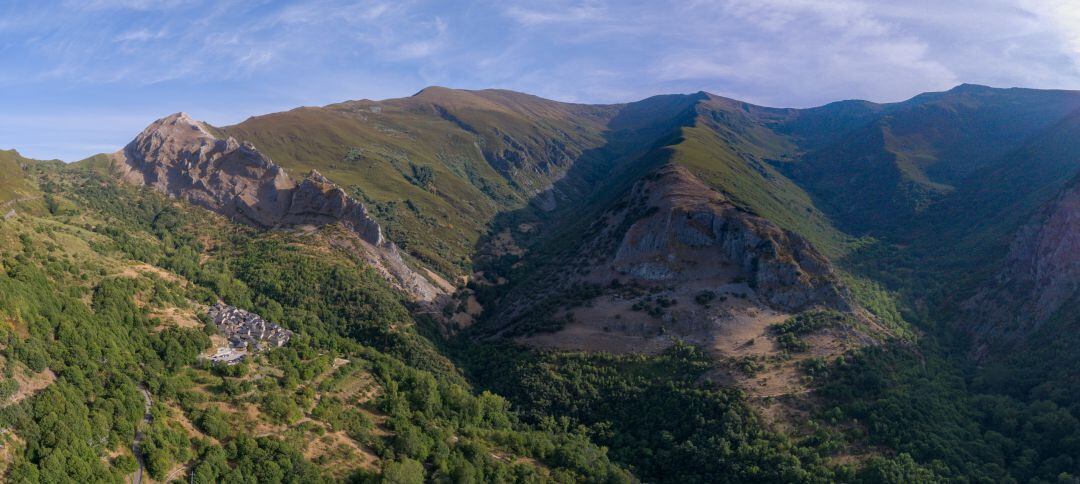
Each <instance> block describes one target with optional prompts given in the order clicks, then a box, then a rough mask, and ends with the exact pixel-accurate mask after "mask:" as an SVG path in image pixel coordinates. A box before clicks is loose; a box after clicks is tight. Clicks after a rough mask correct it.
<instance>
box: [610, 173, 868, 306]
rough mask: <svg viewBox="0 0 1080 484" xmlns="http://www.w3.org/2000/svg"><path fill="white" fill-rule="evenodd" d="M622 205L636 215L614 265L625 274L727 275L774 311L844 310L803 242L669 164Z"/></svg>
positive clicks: (818, 258) (819, 260)
mask: <svg viewBox="0 0 1080 484" xmlns="http://www.w3.org/2000/svg"><path fill="white" fill-rule="evenodd" d="M628 206H629V208H628V210H631V211H633V210H637V211H638V216H637V217H634V216H630V220H631V221H632V224H631V225H630V227H629V229H628V230H627V231H626V233H625V235H623V237H622V240H621V242H620V243H619V246H618V250H617V252H616V254H615V257H614V261H613V266H614V267H615V268H616V269H617V270H619V271H621V272H623V273H625V274H628V275H631V276H634V277H637V278H641V279H646V280H656V281H671V282H684V280H686V281H691V280H699V281H700V280H703V279H706V280H707V279H715V278H718V277H727V278H731V277H732V276H734V278H735V279H737V280H745V281H746V282H747V283H748V284H749V285H750V286H751V287H752V288H753V289H754V291H755V292H756V293H757V294H758V295H759V296H760V297H762V298H763V299H764V300H765V301H766V302H767V303H768V304H770V305H772V306H774V307H776V308H777V309H782V310H785V311H801V310H804V309H807V308H810V307H814V306H822V307H829V308H833V309H840V310H848V309H850V305H849V303H848V298H847V296H846V292H845V291H844V290H843V288H842V286H841V284H840V280H839V278H838V277H837V276H836V274H835V273H834V272H833V270H832V267H831V265H830V264H829V262H828V260H826V259H825V257H824V256H822V255H821V254H820V253H818V252H817V250H815V249H814V247H813V246H811V244H810V243H809V242H807V241H806V239H803V238H802V237H800V236H798V235H796V234H794V233H792V232H788V231H786V230H783V229H781V228H779V227H777V226H776V225H775V224H773V223H772V222H770V221H768V220H766V219H764V218H762V217H758V216H756V215H754V214H752V213H750V212H747V211H745V210H743V209H741V208H738V207H736V206H735V205H734V204H733V203H731V202H730V201H729V200H727V199H726V198H724V196H723V195H721V194H720V193H718V192H716V191H715V190H712V189H710V188H709V187H708V186H706V185H705V184H704V183H702V182H701V181H700V180H698V179H697V178H696V177H695V176H694V175H693V174H691V173H690V172H689V171H688V170H687V169H686V168H683V167H680V166H676V165H669V166H666V167H664V168H662V169H660V170H659V171H657V172H656V173H654V174H653V175H651V176H650V177H648V178H646V179H645V180H643V181H641V182H639V183H638V184H637V185H636V186H635V187H634V188H633V190H632V192H631V194H630V203H629V204H628ZM635 207H636V208H635Z"/></svg>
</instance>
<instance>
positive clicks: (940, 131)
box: [783, 84, 1080, 233]
mask: <svg viewBox="0 0 1080 484" xmlns="http://www.w3.org/2000/svg"><path fill="white" fill-rule="evenodd" d="M827 108H828V109H827ZM839 108H840V106H836V105H830V106H826V107H824V108H818V109H819V110H822V111H825V112H826V113H827V114H824V115H822V114H821V112H820V111H819V112H817V113H815V114H817V115H819V116H823V117H825V118H826V119H830V121H828V122H826V126H839V127H848V126H852V127H851V129H850V130H848V131H847V132H846V133H844V134H843V135H842V136H841V137H840V138H837V140H836V141H834V142H832V143H829V144H825V145H824V146H818V145H819V144H815V143H810V144H809V146H811V147H813V149H812V150H810V151H808V152H806V154H804V155H802V156H801V157H800V160H799V162H798V163H790V164H785V165H783V166H784V169H785V172H786V173H789V174H790V175H791V176H793V177H794V178H795V179H796V180H797V181H798V182H799V183H800V184H802V185H803V186H805V187H806V189H807V190H809V191H810V192H811V193H812V194H813V195H814V196H815V198H816V199H818V200H819V201H820V203H821V204H822V206H823V207H825V209H826V210H827V211H829V212H830V215H831V216H832V217H833V218H834V219H835V220H836V221H837V222H838V223H840V224H841V225H842V226H843V227H844V228H845V230H850V231H854V232H856V233H864V232H868V231H873V232H877V233H881V232H883V231H887V230H889V229H890V228H894V227H896V226H897V222H898V221H904V222H905V223H906V222H908V221H909V220H910V219H911V218H912V217H917V216H918V214H919V213H920V212H923V211H925V210H926V209H927V208H928V207H930V206H932V205H934V204H936V203H938V202H940V201H942V200H943V199H944V198H946V197H948V196H949V195H950V194H951V193H952V192H953V191H955V190H964V189H965V188H970V187H969V186H968V180H969V179H970V177H972V176H975V174H976V173H977V172H978V171H979V170H981V169H984V168H986V167H989V166H991V165H993V164H994V163H995V162H997V161H998V160H1000V159H1001V158H1002V157H1005V156H1007V155H1009V154H1010V153H1012V152H1013V151H1015V150H1016V149H1018V148H1020V147H1021V146H1022V145H1024V144H1025V143H1027V142H1029V140H1031V139H1032V138H1033V137H1035V136H1038V135H1040V133H1042V132H1043V131H1045V130H1047V129H1050V128H1052V127H1053V126H1054V125H1056V124H1057V123H1058V122H1060V121H1061V120H1062V119H1064V118H1065V117H1066V116H1067V115H1069V114H1070V113H1071V112H1073V111H1075V110H1077V109H1078V108H1080V92H1076V91H1039V90H1032V89H993V88H988V87H984V86H976V85H967V84H965V85H961V86H958V87H956V88H954V89H951V90H949V91H946V92H940V93H927V94H921V95H919V96H916V97H914V98H912V99H910V100H907V101H904V102H901V103H896V104H889V105H882V106H872V107H871V106H867V107H865V108H864V109H861V110H858V109H857V110H850V109H839ZM868 111H869V112H874V113H875V115H874V117H873V118H872V119H867V114H866V113H867V112H868ZM862 121H865V124H862V125H859V123H860V122H862ZM798 123H799V122H798V121H796V122H795V126H800V124H798ZM787 129H794V128H787ZM832 136H837V135H836V132H835V131H834V132H833V135H832ZM804 144H805V143H804Z"/></svg>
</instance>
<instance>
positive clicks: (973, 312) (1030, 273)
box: [964, 178, 1080, 356]
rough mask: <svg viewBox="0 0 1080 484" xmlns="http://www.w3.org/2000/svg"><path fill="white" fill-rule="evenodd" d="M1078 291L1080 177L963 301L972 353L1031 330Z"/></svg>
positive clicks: (982, 352) (1037, 217)
mask: <svg viewBox="0 0 1080 484" xmlns="http://www.w3.org/2000/svg"><path fill="white" fill-rule="evenodd" d="M1077 295H1080V178H1076V179H1074V180H1072V182H1070V183H1069V184H1068V186H1066V188H1065V189H1064V190H1062V192H1061V193H1060V194H1059V195H1058V196H1057V197H1056V198H1055V199H1054V200H1052V201H1051V202H1050V203H1048V204H1046V205H1045V206H1044V207H1043V208H1042V209H1041V210H1040V211H1039V212H1038V213H1037V214H1036V215H1035V217H1034V218H1033V220H1032V222H1031V223H1029V224H1028V225H1026V226H1025V227H1023V228H1022V229H1021V230H1020V231H1019V233H1017V235H1016V236H1015V238H1014V239H1013V242H1012V244H1011V245H1010V248H1009V255H1008V257H1007V259H1006V261H1005V264H1004V266H1003V268H1002V270H1001V271H1000V272H999V273H998V275H997V277H996V278H995V280H994V281H993V282H992V283H991V284H990V285H989V286H988V287H986V288H984V289H983V290H982V291H981V292H980V293H979V294H977V295H976V296H975V297H973V298H972V299H970V300H969V301H967V302H966V303H965V304H964V309H965V310H966V312H967V320H968V326H967V327H968V330H969V331H970V332H971V333H972V335H973V336H974V338H975V342H976V348H975V352H976V353H977V354H978V355H980V356H984V355H986V354H987V353H988V352H990V351H992V348H991V347H992V346H997V345H1002V344H1004V345H1008V344H1010V343H1013V342H1015V341H1017V340H1019V339H1020V338H1022V337H1024V336H1025V335H1028V334H1031V333H1032V332H1034V331H1035V330H1036V329H1038V327H1039V326H1040V325H1041V324H1042V323H1044V322H1045V321H1046V320H1047V319H1049V318H1050V317H1051V316H1053V315H1054V313H1056V312H1058V311H1059V310H1061V309H1063V305H1065V304H1068V302H1069V301H1070V300H1071V299H1072V298H1073V297H1074V296H1077Z"/></svg>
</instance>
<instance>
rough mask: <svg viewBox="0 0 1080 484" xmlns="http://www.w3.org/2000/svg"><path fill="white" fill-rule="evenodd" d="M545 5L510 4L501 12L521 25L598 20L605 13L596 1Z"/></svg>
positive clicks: (604, 9) (530, 25)
mask: <svg viewBox="0 0 1080 484" xmlns="http://www.w3.org/2000/svg"><path fill="white" fill-rule="evenodd" d="M541 3H543V2H541ZM545 7H546V8H544V9H538V8H535V7H523V6H516V5H512V6H509V7H507V8H506V9H505V10H504V12H503V13H504V15H506V16H507V17H510V18H511V19H513V20H515V21H516V22H518V23H520V24H521V25H525V26H529V27H533V26H537V25H543V24H553V23H581V22H591V21H598V20H602V19H603V18H604V17H605V15H606V14H605V11H606V8H604V6H602V5H599V4H598V3H597V2H585V3H582V4H577V5H558V4H547V5H545Z"/></svg>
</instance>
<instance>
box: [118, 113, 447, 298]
mask: <svg viewBox="0 0 1080 484" xmlns="http://www.w3.org/2000/svg"><path fill="white" fill-rule="evenodd" d="M113 160H114V165H115V166H116V168H117V169H118V171H119V175H120V176H121V178H122V179H123V180H124V181H125V182H128V183H132V184H137V185H145V186H148V187H150V188H153V189H155V190H157V191H160V192H162V193H165V194H167V195H169V196H170V197H174V198H178V199H182V200H186V201H188V202H191V203H193V204H196V205H199V206H202V207H204V208H207V209H210V210H212V211H215V212H218V213H221V214H223V215H225V216H227V217H229V218H232V219H234V220H238V221H241V222H244V223H248V224H251V225H254V226H257V227H261V228H267V229H270V228H279V227H292V226H304V225H314V226H323V225H328V224H335V223H340V224H341V225H343V226H345V227H346V228H348V229H349V231H350V232H351V233H353V234H355V235H356V236H357V237H358V238H359V239H360V242H361V243H360V244H359V246H360V247H361V250H363V251H364V252H365V254H364V255H365V258H366V259H367V260H368V261H369V262H371V263H372V265H373V266H375V267H376V268H377V269H378V270H380V271H381V272H382V273H383V274H384V275H385V276H387V278H388V279H390V280H391V282H392V283H394V284H395V285H397V286H399V287H401V288H402V289H404V290H405V291H406V292H408V293H409V294H411V295H412V296H414V297H416V298H417V299H420V300H426V301H430V300H433V299H435V298H436V296H438V295H439V294H440V293H441V291H440V290H439V289H438V288H437V287H436V286H435V285H433V284H432V283H431V282H429V281H428V280H427V279H426V278H424V277H422V276H420V275H419V274H417V273H416V272H414V271H413V270H412V269H411V268H409V267H408V266H407V265H406V264H405V263H404V261H402V259H401V255H400V254H399V253H398V251H397V248H396V247H395V246H394V244H393V243H392V242H390V241H388V240H386V238H385V237H384V236H383V234H382V229H381V228H380V227H379V224H378V223H376V222H375V220H374V219H373V218H371V217H370V216H369V215H368V212H367V209H366V208H365V207H364V205H363V204H362V203H360V202H358V201H356V200H354V199H353V198H352V197H350V196H348V194H346V193H345V191H344V190H342V189H341V188H339V187H337V186H336V185H334V184H333V183H331V182H330V181H329V180H327V179H326V178H325V177H323V176H322V175H321V174H319V173H318V172H316V171H312V172H311V173H310V174H308V175H307V177H305V178H304V179H303V180H302V181H300V182H299V183H297V182H296V181H295V180H294V179H293V178H292V177H290V176H289V174H288V173H286V172H285V170H284V169H282V168H281V167H280V166H278V165H276V164H274V162H273V161H271V160H270V158H269V157H268V156H266V155H264V154H262V153H260V152H259V150H257V149H256V148H255V146H254V145H252V144H251V143H247V142H239V141H237V140H236V139H235V138H232V137H229V138H226V139H221V138H218V137H217V136H215V135H214V134H213V133H212V132H211V128H209V127H208V126H207V125H206V124H204V123H202V122H199V121H195V120H193V119H191V118H190V117H189V116H188V115H186V114H184V113H177V114H173V115H171V116H168V117H165V118H162V119H159V120H157V121H155V122H154V123H153V124H151V125H150V126H148V127H147V128H146V129H145V130H143V132H142V133H140V134H139V136H137V137H136V138H135V139H134V140H133V141H132V142H131V143H129V144H128V145H127V146H126V147H125V148H124V149H123V150H121V151H119V152H117V153H115V154H114V155H113Z"/></svg>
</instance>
